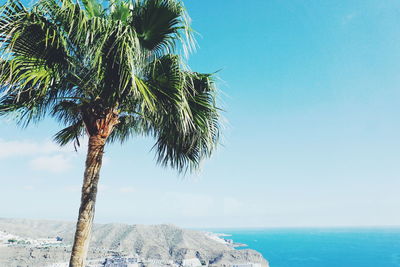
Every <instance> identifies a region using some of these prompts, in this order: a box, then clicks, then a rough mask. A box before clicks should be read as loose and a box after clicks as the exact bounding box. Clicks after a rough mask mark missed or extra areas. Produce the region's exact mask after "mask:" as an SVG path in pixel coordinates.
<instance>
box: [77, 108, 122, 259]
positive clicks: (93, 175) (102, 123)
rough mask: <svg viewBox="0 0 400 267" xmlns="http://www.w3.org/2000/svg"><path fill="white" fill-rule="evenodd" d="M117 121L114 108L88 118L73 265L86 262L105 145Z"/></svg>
mask: <svg viewBox="0 0 400 267" xmlns="http://www.w3.org/2000/svg"><path fill="white" fill-rule="evenodd" d="M117 123H118V115H117V114H116V113H114V112H110V113H108V114H107V115H106V116H104V117H102V118H98V119H91V120H87V121H86V123H85V124H86V128H87V131H88V133H89V145H88V152H87V157H86V166H85V173H84V179H83V186H82V196H81V206H80V208H79V216H78V222H77V224H76V232H75V239H74V245H73V247H72V253H71V259H70V263H69V266H70V267H84V266H85V261H86V255H87V252H88V249H89V241H90V235H91V231H92V226H93V219H94V213H95V204H96V195H97V185H98V182H99V177H100V169H101V164H102V159H103V153H104V145H105V142H106V140H107V137H108V136H109V135H110V134H111V132H112V129H113V127H114V126H115V125H116V124H117Z"/></svg>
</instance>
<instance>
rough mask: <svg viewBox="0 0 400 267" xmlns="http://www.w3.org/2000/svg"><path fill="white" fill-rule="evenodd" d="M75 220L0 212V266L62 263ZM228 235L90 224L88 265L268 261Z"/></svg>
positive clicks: (250, 265)
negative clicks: (13, 216)
mask: <svg viewBox="0 0 400 267" xmlns="http://www.w3.org/2000/svg"><path fill="white" fill-rule="evenodd" d="M74 228H75V224H74V223H72V222H60V221H45V220H28V219H2V218H0V266H7V267H17V266H21V267H36V266H37V267H64V266H68V265H67V262H68V258H69V255H70V252H71V244H72V238H73V232H74ZM242 245H243V244H235V243H234V242H233V241H232V240H230V239H225V238H223V236H221V235H220V234H215V233H211V232H202V231H194V230H188V229H182V228H179V227H176V226H174V225H166V224H164V225H126V224H96V225H95V226H94V229H93V235H92V239H91V249H90V251H89V255H88V265H87V266H90V267H100V266H104V267H147V266H152V267H155V266H171V267H179V266H182V267H196V266H199V267H200V266H210V267H212V266H216V267H217V266H224V267H268V266H269V265H268V262H267V260H265V259H264V258H263V256H262V255H261V254H260V253H258V252H257V251H255V250H251V249H240V250H237V249H235V247H236V246H242Z"/></svg>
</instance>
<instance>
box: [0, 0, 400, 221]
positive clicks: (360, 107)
mask: <svg viewBox="0 0 400 267" xmlns="http://www.w3.org/2000/svg"><path fill="white" fill-rule="evenodd" d="M185 3H186V6H187V8H188V10H189V13H190V15H191V17H192V19H193V27H194V28H195V29H196V30H197V31H198V32H199V33H200V34H201V36H200V37H199V38H198V43H199V46H200V48H199V50H198V51H197V53H196V54H194V55H192V56H191V58H190V61H189V63H190V65H191V67H192V69H193V70H196V71H202V72H212V71H217V70H221V71H220V72H219V76H220V78H221V81H220V82H219V86H220V88H221V91H222V92H223V94H221V103H222V105H223V107H224V108H225V110H226V112H225V113H224V116H225V117H226V120H227V123H226V129H225V130H224V138H223V142H222V143H223V145H222V146H220V148H219V149H218V151H217V153H216V154H215V155H214V156H213V157H212V159H211V160H209V161H207V162H205V164H204V167H203V171H202V173H201V174H200V175H198V176H194V177H184V178H182V177H179V176H177V174H176V172H174V171H171V170H165V169H162V168H161V167H159V166H156V165H155V162H154V158H153V153H152V152H149V150H150V148H151V146H152V144H153V140H151V139H143V138H136V139H132V141H131V142H129V143H127V144H126V145H124V146H120V145H119V144H115V145H112V146H109V147H108V148H107V150H106V154H105V157H106V160H105V165H104V169H103V172H102V177H101V181H100V184H101V185H102V188H101V190H100V192H99V195H98V204H97V210H96V212H97V214H96V221H97V222H126V223H174V224H178V225H181V226H189V227H269V226H359V225H361V226H371V225H400V213H399V212H398V211H399V210H400V194H399V188H400V179H399V178H400V164H399V162H400V105H399V103H400V90H399V87H400V75H399V72H400V2H399V1H397V0H358V1H357V0H349V1H343V0H341V1H336V0H329V1H328V0H324V1H321V0H307V1H305V0H292V1H283V0H251V1H243V0H241V1H239V0H229V1H228V0H218V1H215V0H202V1H198V0H187V1H186V2H185ZM0 123H1V134H0V169H1V173H0V183H1V185H2V186H1V193H0V203H1V204H0V216H1V217H23V218H47V219H61V220H75V219H76V217H77V212H78V206H79V198H80V192H79V190H80V185H81V182H82V173H83V166H84V154H85V150H84V149H81V150H80V152H79V153H75V152H73V149H72V148H67V149H64V150H61V151H60V150H58V149H57V147H56V146H55V145H52V144H51V137H52V135H53V134H54V133H55V132H56V130H57V127H58V126H57V125H56V124H55V123H54V122H52V121H50V120H48V121H44V122H43V123H41V124H39V125H37V126H31V127H29V128H28V129H26V130H21V129H19V128H17V127H15V126H14V123H13V122H6V121H4V120H2V121H0Z"/></svg>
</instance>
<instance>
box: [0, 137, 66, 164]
mask: <svg viewBox="0 0 400 267" xmlns="http://www.w3.org/2000/svg"><path fill="white" fill-rule="evenodd" d="M72 151H73V149H72V148H71V147H68V146H67V147H60V146H58V145H57V144H55V143H53V142H51V141H42V142H37V141H36V142H35V141H31V140H12V141H6V140H3V139H0V159H5V158H11V157H18V156H32V155H34V156H36V155H48V154H52V153H57V152H72Z"/></svg>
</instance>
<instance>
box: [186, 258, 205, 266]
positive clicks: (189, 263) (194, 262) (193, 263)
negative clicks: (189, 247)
mask: <svg viewBox="0 0 400 267" xmlns="http://www.w3.org/2000/svg"><path fill="white" fill-rule="evenodd" d="M182 266H184V267H197V266H201V262H200V260H199V259H198V258H192V259H184V260H183V261H182Z"/></svg>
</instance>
